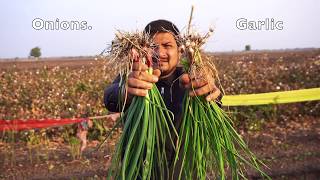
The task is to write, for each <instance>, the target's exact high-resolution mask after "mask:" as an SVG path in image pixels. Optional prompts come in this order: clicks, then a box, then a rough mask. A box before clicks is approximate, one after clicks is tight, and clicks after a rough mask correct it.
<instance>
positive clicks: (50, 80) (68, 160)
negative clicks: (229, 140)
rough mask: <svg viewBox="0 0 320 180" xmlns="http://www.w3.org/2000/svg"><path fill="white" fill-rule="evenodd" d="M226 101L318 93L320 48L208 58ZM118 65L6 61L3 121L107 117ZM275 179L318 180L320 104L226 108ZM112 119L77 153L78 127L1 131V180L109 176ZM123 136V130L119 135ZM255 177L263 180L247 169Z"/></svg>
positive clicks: (1, 73)
mask: <svg viewBox="0 0 320 180" xmlns="http://www.w3.org/2000/svg"><path fill="white" fill-rule="evenodd" d="M208 55H209V56H210V57H212V59H213V60H214V63H215V64H216V66H217V69H218V70H219V75H220V78H221V82H222V85H223V87H224V90H225V93H226V94H227V95H231V94H251V93H263V92H274V91H287V90H296V89H306V88H315V87H320V75H319V74H320V49H304V50H287V51H247V52H229V53H208ZM115 75H116V72H115V71H114V67H108V66H107V65H106V62H105V61H103V60H99V59H98V60H95V59H94V58H91V57H88V58H79V59H77V58H59V59H58V58H57V59H54V58H52V59H45V60H41V59H40V60H37V61H30V60H25V61H0V92H1V93H0V120H13V119H32V118H35V119H41V118H69V117H93V116H100V115H106V114H107V113H108V112H107V110H106V109H105V108H104V105H103V89H104V88H105V87H107V86H108V84H110V83H111V82H112V80H113V78H114V77H115ZM224 109H225V110H226V111H227V112H228V113H229V114H230V116H231V117H232V118H233V119H234V124H235V126H236V128H237V130H238V132H240V134H241V135H242V136H243V137H244V139H245V140H246V141H247V143H248V144H249V146H250V148H251V149H252V150H253V152H255V153H256V154H257V155H258V157H260V159H262V160H263V161H264V162H265V163H266V165H267V166H269V169H265V171H266V172H267V173H268V174H270V176H272V177H273V178H274V179H317V177H319V176H320V121H319V120H320V101H314V102H303V103H292V104H282V105H262V106H248V107H224ZM113 123H114V121H113V120H111V119H102V120H95V121H94V122H93V127H92V128H90V129H89V132H88V139H89V143H88V147H87V148H86V149H85V150H84V151H83V152H79V147H80V141H79V140H78V139H77V138H76V133H77V132H76V125H68V126H64V127H55V128H48V129H36V130H30V131H21V132H0V135H1V136H0V179H87V178H92V179H99V178H101V177H103V176H104V175H105V174H106V173H107V169H108V165H109V162H110V156H111V152H112V149H113V148H114V145H115V143H116V140H117V136H118V135H119V133H116V134H115V135H114V136H113V137H112V138H111V139H110V140H109V141H108V142H107V143H106V145H105V146H103V147H102V149H101V150H99V151H92V150H94V149H95V147H96V146H97V145H98V144H99V143H100V142H101V141H102V140H103V138H104V136H105V134H106V133H107V132H108V130H110V128H111V127H112V125H113ZM118 132H121V130H118ZM248 176H249V177H250V179H259V177H258V175H257V174H256V173H255V172H253V171H251V170H250V169H249V170H248Z"/></svg>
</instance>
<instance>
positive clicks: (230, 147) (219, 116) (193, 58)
mask: <svg viewBox="0 0 320 180" xmlns="http://www.w3.org/2000/svg"><path fill="white" fill-rule="evenodd" d="M212 32H213V30H212V29H210V31H209V32H208V33H207V34H205V35H204V36H201V35H200V34H198V33H189V30H188V33H187V34H186V35H184V36H182V37H181V51H182V64H183V65H184V68H185V71H186V72H188V73H189V76H190V77H193V78H194V79H195V80H209V79H210V78H208V76H211V77H214V79H215V80H219V78H218V75H217V71H216V69H215V66H214V64H213V63H212V62H210V60H209V58H205V57H204V56H202V55H201V50H200V48H201V46H202V45H203V44H205V42H206V40H207V39H208V38H209V36H210V35H211V34H212ZM211 79H212V78H211ZM183 105H184V107H183V120H182V125H181V128H180V132H179V142H178V146H177V153H176V154H177V155H176V159H175V164H176V163H177V160H178V158H181V161H182V166H181V169H180V172H179V179H180V178H181V176H184V177H185V178H186V179H206V177H207V176H208V175H207V172H209V171H211V173H212V175H213V176H214V179H225V178H226V177H227V174H228V173H227V171H228V172H230V175H231V177H232V179H239V178H245V173H244V171H243V169H244V167H245V166H243V165H244V164H246V165H248V166H250V167H252V168H254V169H255V170H257V171H258V172H259V173H261V175H262V176H263V177H268V176H267V175H266V174H265V173H264V172H263V171H262V170H261V169H260V167H259V166H260V165H261V164H262V163H261V162H260V161H259V160H257V158H256V156H255V155H254V154H253V153H252V152H251V151H250V150H249V148H248V146H247V145H246V143H245V142H244V141H243V139H242V138H241V137H240V135H239V134H238V133H237V132H236V130H235V129H234V128H233V124H232V121H231V119H230V118H229V117H228V116H227V114H226V113H225V112H224V111H223V110H222V109H221V108H220V107H219V106H218V104H217V102H214V101H211V102H208V101H206V99H205V97H204V96H194V97H191V96H189V93H186V94H185V97H184V103H183ZM239 152H241V153H239Z"/></svg>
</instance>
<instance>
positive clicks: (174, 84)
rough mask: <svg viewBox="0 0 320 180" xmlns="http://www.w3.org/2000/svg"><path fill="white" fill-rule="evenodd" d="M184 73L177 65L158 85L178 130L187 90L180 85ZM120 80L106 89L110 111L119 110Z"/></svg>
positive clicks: (105, 93) (106, 98) (107, 105)
mask: <svg viewBox="0 0 320 180" xmlns="http://www.w3.org/2000/svg"><path fill="white" fill-rule="evenodd" d="M182 74H183V68H182V67H177V68H176V70H175V71H174V73H172V74H171V75H170V76H168V77H166V78H163V79H160V80H159V81H158V82H157V83H156V86H157V88H158V90H159V92H160V94H161V96H162V98H163V100H164V102H165V104H166V106H167V108H168V109H169V110H170V111H171V112H173V114H174V121H173V123H174V125H175V127H176V129H177V130H178V129H179V127H180V124H181V118H182V117H181V116H182V101H183V97H184V94H185V92H186V90H185V89H184V88H182V87H181V86H180V85H179V77H180V76H181V75H182ZM119 81H120V77H119V76H118V77H117V78H116V79H115V80H114V82H113V83H112V84H111V85H110V86H109V87H108V88H106V89H105V92H104V104H105V106H106V108H107V109H108V110H109V111H112V112H119V111H120V106H119V104H118V100H119V98H118V96H119Z"/></svg>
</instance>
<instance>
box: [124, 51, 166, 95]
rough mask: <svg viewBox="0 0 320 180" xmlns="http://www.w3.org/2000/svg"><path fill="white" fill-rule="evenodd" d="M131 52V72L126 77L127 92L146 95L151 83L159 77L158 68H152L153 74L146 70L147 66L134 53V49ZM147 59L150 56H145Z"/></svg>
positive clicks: (149, 58)
mask: <svg viewBox="0 0 320 180" xmlns="http://www.w3.org/2000/svg"><path fill="white" fill-rule="evenodd" d="M132 54H133V60H134V62H133V67H132V72H131V73H130V74H129V77H128V94H129V95H131V96H132V95H133V96H146V95H147V93H148V90H150V89H151V88H152V86H153V83H156V82H158V80H159V77H160V74H161V72H160V70H159V69H155V70H153V74H149V73H148V72H147V70H148V66H147V65H146V64H144V63H141V61H139V58H140V57H139V56H138V55H137V54H136V52H135V50H133V51H132ZM147 58H148V60H149V61H152V59H151V58H152V57H151V56H148V57H147Z"/></svg>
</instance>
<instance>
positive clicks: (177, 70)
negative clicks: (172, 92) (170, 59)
mask: <svg viewBox="0 0 320 180" xmlns="http://www.w3.org/2000/svg"><path fill="white" fill-rule="evenodd" d="M175 71H176V75H177V76H181V75H182V74H183V73H184V69H183V67H182V66H177V67H176V70H175Z"/></svg>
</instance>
